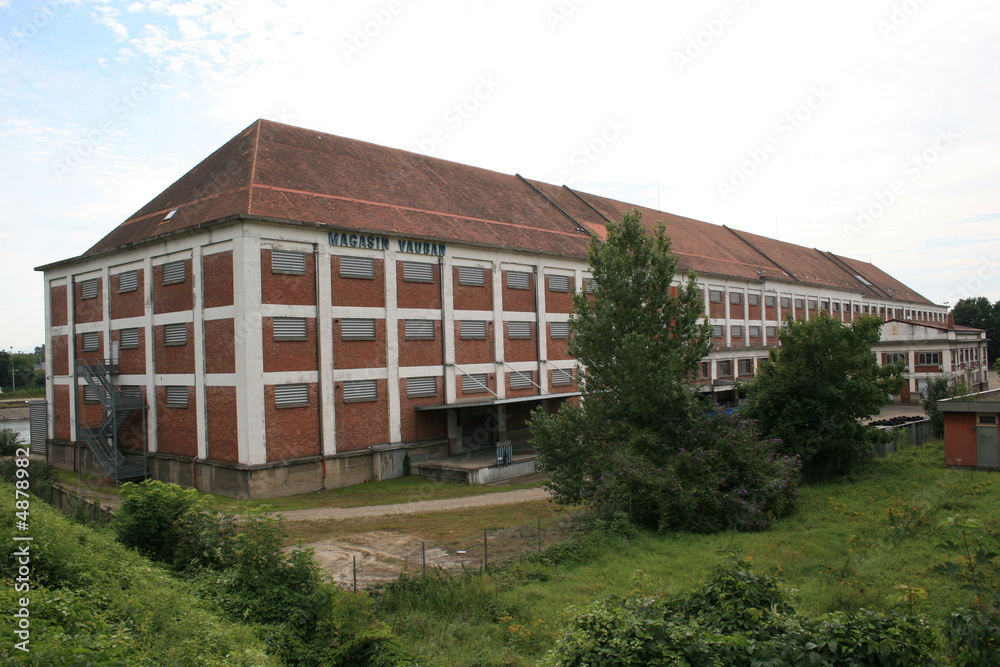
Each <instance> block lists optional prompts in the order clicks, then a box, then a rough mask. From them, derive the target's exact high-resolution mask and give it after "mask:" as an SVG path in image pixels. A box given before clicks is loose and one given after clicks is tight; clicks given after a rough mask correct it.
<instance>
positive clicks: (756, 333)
mask: <svg viewBox="0 0 1000 667" xmlns="http://www.w3.org/2000/svg"><path fill="white" fill-rule="evenodd" d="M750 337H751V338H760V327H758V326H751V327H750Z"/></svg>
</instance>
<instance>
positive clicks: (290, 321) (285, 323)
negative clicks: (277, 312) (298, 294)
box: [274, 317, 308, 340]
mask: <svg viewBox="0 0 1000 667" xmlns="http://www.w3.org/2000/svg"><path fill="white" fill-rule="evenodd" d="M307 338H308V333H307V326H306V318H304V317H276V318H274V340H307Z"/></svg>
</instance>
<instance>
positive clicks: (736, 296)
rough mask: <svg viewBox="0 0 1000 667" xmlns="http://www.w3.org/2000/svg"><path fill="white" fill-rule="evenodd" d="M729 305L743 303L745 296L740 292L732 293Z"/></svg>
mask: <svg viewBox="0 0 1000 667" xmlns="http://www.w3.org/2000/svg"><path fill="white" fill-rule="evenodd" d="M729 303H731V304H733V305H738V304H741V303H743V294H741V293H740V292H730V293H729Z"/></svg>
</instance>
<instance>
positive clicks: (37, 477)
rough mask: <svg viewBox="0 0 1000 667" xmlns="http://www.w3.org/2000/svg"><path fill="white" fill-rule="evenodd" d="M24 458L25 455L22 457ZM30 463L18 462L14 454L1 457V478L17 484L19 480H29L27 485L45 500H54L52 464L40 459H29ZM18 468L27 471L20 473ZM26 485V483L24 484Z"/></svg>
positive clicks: (32, 491)
mask: <svg viewBox="0 0 1000 667" xmlns="http://www.w3.org/2000/svg"><path fill="white" fill-rule="evenodd" d="M21 458H22V460H23V457H21ZM27 461H28V465H27V466H21V465H18V464H17V459H16V458H15V457H13V456H7V457H3V458H0V480H2V481H4V482H7V483H8V484H17V481H18V480H27V487H28V490H29V491H31V493H33V494H35V495H36V496H38V497H39V498H41V499H42V500H44V501H45V502H49V501H51V500H52V464H51V463H46V462H45V461H41V460H39V459H27ZM18 470H23V471H26V472H24V473H18ZM22 486H24V484H22Z"/></svg>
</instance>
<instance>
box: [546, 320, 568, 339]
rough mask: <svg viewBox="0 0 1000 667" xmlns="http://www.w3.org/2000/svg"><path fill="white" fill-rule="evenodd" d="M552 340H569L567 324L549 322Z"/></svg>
mask: <svg viewBox="0 0 1000 667" xmlns="http://www.w3.org/2000/svg"><path fill="white" fill-rule="evenodd" d="M549 330H550V331H551V332H552V337H553V338H569V322H549Z"/></svg>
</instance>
